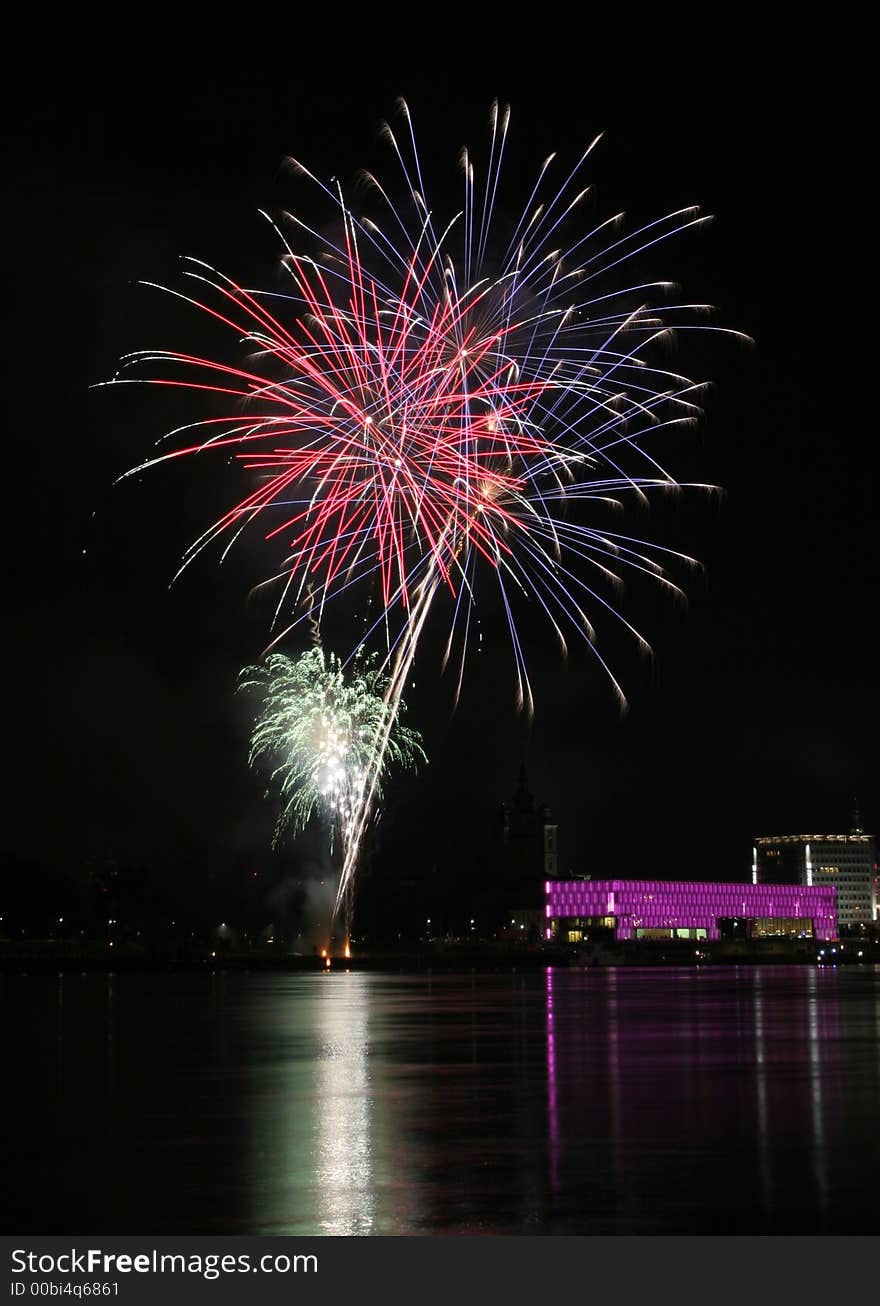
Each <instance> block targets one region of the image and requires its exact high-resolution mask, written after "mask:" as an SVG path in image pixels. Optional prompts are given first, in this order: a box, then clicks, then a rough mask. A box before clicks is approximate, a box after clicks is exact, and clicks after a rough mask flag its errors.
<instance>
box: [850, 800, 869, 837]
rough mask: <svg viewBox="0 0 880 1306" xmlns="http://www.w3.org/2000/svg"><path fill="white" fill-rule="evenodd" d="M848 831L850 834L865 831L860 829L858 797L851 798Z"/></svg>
mask: <svg viewBox="0 0 880 1306" xmlns="http://www.w3.org/2000/svg"><path fill="white" fill-rule="evenodd" d="M849 832H850V834H864V833H865V831H864V830H863V829H862V814H861V812H860V811H859V800H858V798H855V797H854V798H853V805H852V815H851V816H850V821H849Z"/></svg>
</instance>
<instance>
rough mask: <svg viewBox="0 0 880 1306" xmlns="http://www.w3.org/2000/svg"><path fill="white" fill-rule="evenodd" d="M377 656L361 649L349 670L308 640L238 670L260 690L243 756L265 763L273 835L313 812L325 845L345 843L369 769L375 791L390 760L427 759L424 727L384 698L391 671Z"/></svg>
mask: <svg viewBox="0 0 880 1306" xmlns="http://www.w3.org/2000/svg"><path fill="white" fill-rule="evenodd" d="M376 661H377V659H376V655H375V654H370V655H367V654H364V653H363V652H362V651H359V652H358V653H357V654H356V655H355V657H354V659H353V660H352V664H351V666H350V668H349V669H348V670H347V671H346V669H345V668H344V667H343V666H342V664H341V663H340V661H339V659H338V658H337V657H336V655H335V654H333V653H326V654H325V652H324V650H323V649H322V648H313V649H310V650H309V651H308V652H307V653H303V654H301V655H300V656H299V657H297V658H289V657H287V656H286V655H285V654H283V653H272V654H270V655H269V656H268V657H267V658H266V660H265V662H263V663H260V664H259V665H257V666H251V667H245V668H244V669H243V670H242V672H241V673H240V689H242V690H253V691H256V692H258V693H259V694H260V697H261V703H260V708H259V711H258V714H257V717H256V720H255V722H254V727H253V730H252V732H251V739H250V753H249V756H248V762H249V764H250V765H251V766H252V767H258V766H263V765H266V764H268V765H269V766H270V767H271V773H270V778H269V788H270V791H271V790H272V789H273V788H275V787H276V786H277V788H278V790H279V792H280V796H281V811H280V813H279V816H278V820H277V822H276V826H275V837H274V843H275V844H276V845H277V843H278V841H279V840H280V839H281V837H282V836H283V835H284V834H285V833H287V832H290V833H292V834H296V833H297V832H299V831H300V830H303V829H305V827H306V825H308V823H309V821H310V820H311V819H312V818H313V817H314V816H320V817H321V818H322V820H323V822H324V824H325V825H326V826H327V829H328V831H329V836H330V846H331V848H332V847H333V845H334V843H335V842H336V841H337V840H339V841H341V842H342V843H343V845H345V844H346V843H347V841H348V838H349V836H350V834H351V832H352V830H353V829H354V827H355V822H356V818H357V816H358V814H359V810H360V807H361V805H362V804H363V801H364V798H365V796H366V794H367V793H368V792H369V789H370V786H371V785H372V783H373V780H374V778H375V781H376V787H375V793H376V794H378V795H379V796H381V792H382V789H381V781H382V778H383V775H384V774H385V773H386V772H387V771H388V770H389V769H390V768H393V767H397V768H399V769H400V770H406V769H408V768H411V767H414V766H415V765H416V763H417V762H418V761H426V760H427V759H426V757H425V753H424V750H423V748H422V741H421V736H420V735H419V734H418V732H417V731H415V730H411V729H409V728H408V727H407V726H404V725H402V724H401V722H400V717H401V715H402V713H403V712H404V711H405V706H404V704H403V703H401V702H398V703H397V704H395V705H393V706H392V705H390V704H389V703H387V702H386V701H385V691H386V690H387V688H388V678H387V677H386V676H385V675H383V674H382V672H381V671H380V670H379V668H378V667H377V665H376ZM377 771H378V774H377Z"/></svg>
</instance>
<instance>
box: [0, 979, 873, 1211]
mask: <svg viewBox="0 0 880 1306" xmlns="http://www.w3.org/2000/svg"><path fill="white" fill-rule="evenodd" d="M0 1013H2V1019H3V1022H4V1026H5V1037H4V1040H3V1043H4V1048H5V1050H6V1054H7V1055H6V1058H5V1062H6V1064H5V1066H4V1069H3V1083H4V1096H5V1098H6V1106H5V1109H4V1112H3V1117H2V1119H3V1125H2V1129H3V1135H4V1137H3V1153H4V1160H5V1166H4V1170H5V1174H6V1180H5V1183H4V1185H3V1188H4V1197H3V1202H4V1205H5V1206H6V1208H7V1209H6V1211H5V1212H4V1220H3V1227H4V1229H5V1230H8V1231H9V1232H23V1233H26V1232H30V1233H36V1232H40V1233H52V1232H57V1233H69V1234H73V1233H92V1232H105V1233H118V1234H133V1233H180V1234H184V1233H273V1234H315V1233H325V1234H407V1233H417V1234H437V1233H440V1234H456V1233H488V1234H494V1233H525V1234H528V1233H691V1232H696V1233H715V1232H719V1233H754V1232H757V1233H812V1232H826V1233H832V1232H834V1233H865V1234H867V1233H875V1232H876V1230H877V1227H878V1215H880V1198H878V1193H880V1184H878V1175H880V1169H878V1165H880V973H878V972H876V971H874V970H870V969H868V968H850V969H840V970H837V969H833V970H832V969H816V968H810V967H776V968H773V967H756V968H726V967H707V968H700V969H696V968H688V969H676V968H668V969H667V968H651V969H635V968H609V969H592V970H576V969H554V970H548V971H526V972H504V973H497V974H486V973H475V974H467V975H460V974H459V975H433V976H432V975H429V974H413V975H401V974H376V973H367V972H352V973H348V974H346V973H342V972H336V973H331V974H319V973H315V974H312V973H309V974H264V973H259V974H258V973H253V974H238V973H223V972H216V973H214V974H192V973H181V974H120V975H115V976H106V975H94V974H87V975H72V974H67V975H63V976H57V977H51V978H48V977H45V976H13V975H8V976H3V977H0Z"/></svg>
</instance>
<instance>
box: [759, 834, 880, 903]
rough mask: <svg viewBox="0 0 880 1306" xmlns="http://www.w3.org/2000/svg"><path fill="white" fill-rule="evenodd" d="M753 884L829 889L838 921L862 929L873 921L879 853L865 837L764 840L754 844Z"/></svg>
mask: <svg viewBox="0 0 880 1306" xmlns="http://www.w3.org/2000/svg"><path fill="white" fill-rule="evenodd" d="M752 879H753V880H754V882H755V883H756V884H767V885H771V884H772V885H776V884H800V885H805V886H807V887H815V886H817V885H831V884H833V885H834V887H835V888H836V889H837V919H838V922H839V923H840V924H841V925H849V926H852V925H860V924H862V923H863V922H864V923H866V924H867V923H868V922H870V921H873V920H876V919H877V849H876V847H875V844H874V840H873V838H872V837H871V835H869V834H864V833H863V832H862V831H861V830H857V831H853V832H851V833H850V834H780V835H762V836H761V837H760V838H758V839H756V840H755V850H754V856H753V861H752Z"/></svg>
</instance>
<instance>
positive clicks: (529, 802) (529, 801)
mask: <svg viewBox="0 0 880 1306" xmlns="http://www.w3.org/2000/svg"><path fill="white" fill-rule="evenodd" d="M513 805H514V807H515V808H516V810H517V811H518V812H530V811H532V809H533V807H534V805H535V800H534V798H532V795H531V793H530V792H529V777H528V776H527V774H526V764H525V762H521V763H520V767H519V780H518V781H517V786H516V793H515V794H514V795H513Z"/></svg>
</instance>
